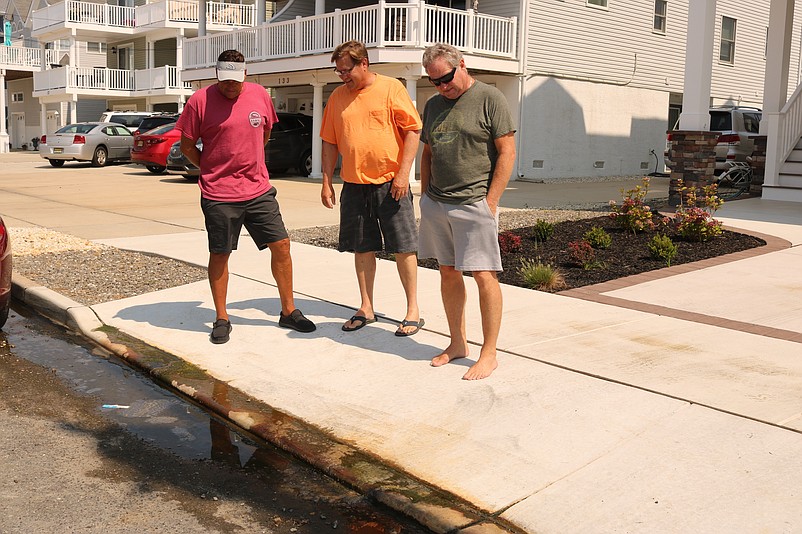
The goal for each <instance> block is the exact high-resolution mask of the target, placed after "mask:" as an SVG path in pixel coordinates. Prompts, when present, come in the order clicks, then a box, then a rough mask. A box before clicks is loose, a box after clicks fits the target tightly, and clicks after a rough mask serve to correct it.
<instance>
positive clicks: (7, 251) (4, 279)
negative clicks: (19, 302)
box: [0, 217, 11, 328]
mask: <svg viewBox="0 0 802 534" xmlns="http://www.w3.org/2000/svg"><path fill="white" fill-rule="evenodd" d="M10 307H11V239H9V236H8V228H6V223H5V222H3V218H2V217H0V328H3V325H4V324H6V320H7V319H8V310H9V308H10Z"/></svg>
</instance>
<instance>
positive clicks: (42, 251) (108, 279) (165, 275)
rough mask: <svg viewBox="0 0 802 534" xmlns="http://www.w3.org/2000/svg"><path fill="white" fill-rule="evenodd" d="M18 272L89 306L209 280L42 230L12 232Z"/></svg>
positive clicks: (321, 231)
mask: <svg viewBox="0 0 802 534" xmlns="http://www.w3.org/2000/svg"><path fill="white" fill-rule="evenodd" d="M598 215H599V211H598V209H596V210H588V209H584V210H565V209H561V210H543V209H536V210H503V211H502V212H501V213H500V214H499V227H500V229H501V230H502V231H504V230H509V229H512V228H520V227H525V226H531V225H533V224H534V223H535V221H537V220H538V219H543V220H546V221H549V222H559V221H565V220H576V219H584V218H588V217H596V216H598ZM338 232H339V226H337V225H334V226H318V227H312V228H303V229H298V230H291V231H290V232H289V233H290V238H291V239H292V240H293V241H295V242H298V243H306V244H310V245H316V246H326V247H333V246H334V247H336V243H337V238H338ZM10 234H11V246H12V252H13V255H14V272H16V273H18V274H21V275H22V276H25V277H26V278H29V279H31V280H33V281H35V282H37V283H39V284H42V285H43V286H45V287H48V288H50V289H52V290H53V291H56V292H57V293H61V294H62V295H64V296H67V297H69V298H71V299H72V300H74V301H76V302H80V303H82V304H85V305H88V306H91V305H94V304H100V303H102V302H109V301H112V300H119V299H123V298H127V297H134V296H137V295H142V294H145V293H150V292H152V291H159V290H161V289H167V288H171V287H176V286H180V285H184V284H190V283H193V282H198V281H201V280H206V268H205V267H198V266H196V265H191V264H188V263H185V262H182V261H178V260H174V259H170V258H164V257H162V256H156V255H151V254H144V253H140V252H130V251H127V250H121V249H118V248H115V247H111V246H108V245H101V244H98V243H93V242H91V241H87V240H86V239H81V238H78V237H75V236H72V235H69V234H62V233H59V232H54V231H52V230H48V229H44V228H10Z"/></svg>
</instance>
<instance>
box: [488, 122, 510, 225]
mask: <svg viewBox="0 0 802 534" xmlns="http://www.w3.org/2000/svg"><path fill="white" fill-rule="evenodd" d="M494 143H495V145H496V150H498V158H497V159H496V167H495V169H494V170H493V178H492V180H491V181H490V188H489V189H488V190H487V205H488V206H490V211H491V212H492V213H493V215H495V214H496V212H497V211H498V203H499V201H500V200H501V195H503V194H504V190H505V189H506V188H507V184H508V183H509V182H510V176H512V168H513V166H514V165H515V132H510V133H508V134H507V135H502V136H501V137H499V138H498V139H496V140H495V141H494Z"/></svg>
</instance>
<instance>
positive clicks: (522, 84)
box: [476, 2, 529, 178]
mask: <svg viewBox="0 0 802 534" xmlns="http://www.w3.org/2000/svg"><path fill="white" fill-rule="evenodd" d="M476 7H477V8H478V7H479V6H476ZM518 15H519V18H518V20H519V21H520V22H521V24H520V25H519V26H518V28H522V29H523V31H520V30H519V32H518V72H520V73H521V74H519V75H518V76H517V78H518V135H517V136H516V139H515V159H516V160H517V165H516V174H517V175H518V178H523V174H522V172H521V171H522V165H521V155H522V154H523V150H521V148H522V145H523V142H522V141H521V130H522V129H523V124H524V103H525V97H526V80H527V78H526V71H525V70H524V69H526V46H525V45H526V41H527V37H526V31H527V30H526V28H529V2H521V11H520V12H519V13H518Z"/></svg>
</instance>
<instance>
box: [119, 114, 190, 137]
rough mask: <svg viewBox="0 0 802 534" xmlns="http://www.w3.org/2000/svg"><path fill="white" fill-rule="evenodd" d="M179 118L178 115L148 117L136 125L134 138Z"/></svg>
mask: <svg viewBox="0 0 802 534" xmlns="http://www.w3.org/2000/svg"><path fill="white" fill-rule="evenodd" d="M180 116H181V114H180V113H156V114H154V115H148V116H147V117H145V118H144V119H142V121H141V122H140V123H139V124H138V125H137V127H136V129H135V130H134V137H136V136H137V135H139V134H142V133H145V132H148V131H150V130H153V129H154V128H158V127H159V126H162V125H164V124H170V123H171V122H175V121H177V120H178V117H180ZM129 129H130V128H129Z"/></svg>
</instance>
